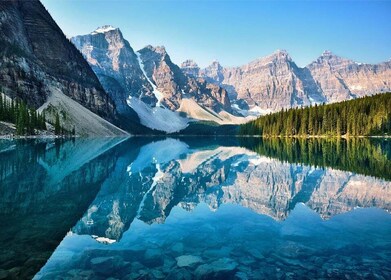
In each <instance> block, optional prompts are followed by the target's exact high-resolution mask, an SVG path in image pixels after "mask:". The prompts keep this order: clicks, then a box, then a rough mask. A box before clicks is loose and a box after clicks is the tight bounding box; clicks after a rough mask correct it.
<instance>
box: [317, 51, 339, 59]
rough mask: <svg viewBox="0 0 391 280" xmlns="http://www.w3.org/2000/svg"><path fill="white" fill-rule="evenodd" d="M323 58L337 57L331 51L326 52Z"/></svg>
mask: <svg viewBox="0 0 391 280" xmlns="http://www.w3.org/2000/svg"><path fill="white" fill-rule="evenodd" d="M321 57H326V58H331V57H337V56H336V55H335V54H333V53H332V52H331V51H329V50H325V51H324V52H323V53H322V55H321Z"/></svg>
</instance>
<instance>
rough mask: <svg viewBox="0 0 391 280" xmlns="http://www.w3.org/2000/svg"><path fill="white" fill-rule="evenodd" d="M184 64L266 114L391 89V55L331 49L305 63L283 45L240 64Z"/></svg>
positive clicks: (243, 105)
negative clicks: (371, 56) (357, 55)
mask: <svg viewBox="0 0 391 280" xmlns="http://www.w3.org/2000/svg"><path fill="white" fill-rule="evenodd" d="M182 70H183V72H184V73H185V74H188V75H192V76H196V75H198V77H203V78H205V79H206V80H207V81H208V82H211V83H214V84H217V85H220V86H222V87H223V88H225V89H226V90H227V91H228V92H229V95H230V98H231V102H233V103H235V104H236V105H235V106H234V107H236V108H237V109H238V111H239V112H241V113H242V114H265V113H267V112H270V111H278V110H281V109H282V108H291V107H298V106H308V105H311V104H315V103H323V102H326V103H332V102H338V101H343V100H347V99H352V98H356V97H362V96H365V95H372V94H375V93H381V92H387V91H389V90H391V78H390V77H391V75H390V74H391V62H390V61H388V62H384V63H381V64H376V65H371V64H361V63H356V62H354V61H352V60H348V59H344V58H341V57H338V56H336V55H334V54H332V53H331V52H329V51H325V52H324V53H323V54H322V55H321V56H320V57H319V58H318V59H317V60H316V61H314V62H312V63H310V64H309V65H308V66H306V67H303V68H301V67H298V66H297V65H296V64H295V62H294V61H293V60H292V59H291V57H290V56H289V54H288V53H287V52H286V51H283V50H278V51H276V52H275V53H273V54H271V55H269V56H267V57H264V58H260V59H257V60H254V61H252V62H250V63H248V64H246V65H243V66H241V67H228V68H224V67H222V66H221V65H220V63H219V62H217V61H214V62H213V63H212V64H211V65H210V66H208V67H206V68H205V69H200V70H199V68H198V66H197V64H196V63H195V62H194V61H190V62H189V61H186V62H184V63H183V65H182ZM249 109H250V111H248V110H249Z"/></svg>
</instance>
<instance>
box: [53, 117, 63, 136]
mask: <svg viewBox="0 0 391 280" xmlns="http://www.w3.org/2000/svg"><path fill="white" fill-rule="evenodd" d="M61 130H62V128H61V125H60V116H59V114H56V120H55V122H54V134H56V135H60V134H61Z"/></svg>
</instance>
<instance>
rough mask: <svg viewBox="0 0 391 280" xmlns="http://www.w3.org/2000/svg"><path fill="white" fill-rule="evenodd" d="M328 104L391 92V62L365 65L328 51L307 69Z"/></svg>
mask: <svg viewBox="0 0 391 280" xmlns="http://www.w3.org/2000/svg"><path fill="white" fill-rule="evenodd" d="M306 68H307V69H308V70H309V72H310V73H311V75H312V77H313V79H314V81H315V82H316V83H317V84H318V85H319V87H320V89H321V92H322V93H323V96H324V99H325V101H326V102H338V101H343V100H346V99H351V98H356V97H363V96H366V95H372V94H375V93H382V92H387V91H389V90H390V89H391V78H390V77H391V61H388V62H384V63H380V64H362V63H357V62H354V61H352V60H349V59H345V58H341V57H339V56H336V55H334V54H332V53H331V52H329V51H325V52H324V53H323V54H322V55H321V56H320V57H319V58H318V59H317V60H316V61H314V62H312V63H311V64H309V65H308V66H307V67H306Z"/></svg>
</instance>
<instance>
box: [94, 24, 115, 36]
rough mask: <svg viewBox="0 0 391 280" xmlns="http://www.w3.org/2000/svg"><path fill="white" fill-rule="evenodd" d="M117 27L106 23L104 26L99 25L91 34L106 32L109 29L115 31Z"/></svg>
mask: <svg viewBox="0 0 391 280" xmlns="http://www.w3.org/2000/svg"><path fill="white" fill-rule="evenodd" d="M115 29H116V28H115V27H113V26H111V25H104V26H102V27H98V28H97V29H95V31H93V32H91V34H92V35H95V34H98V33H106V32H109V31H113V30H115Z"/></svg>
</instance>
